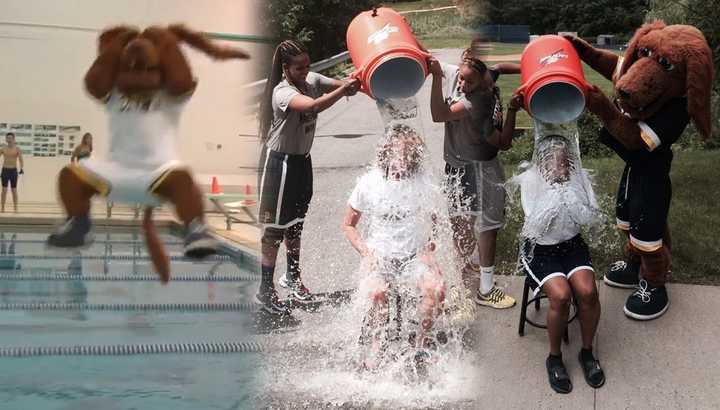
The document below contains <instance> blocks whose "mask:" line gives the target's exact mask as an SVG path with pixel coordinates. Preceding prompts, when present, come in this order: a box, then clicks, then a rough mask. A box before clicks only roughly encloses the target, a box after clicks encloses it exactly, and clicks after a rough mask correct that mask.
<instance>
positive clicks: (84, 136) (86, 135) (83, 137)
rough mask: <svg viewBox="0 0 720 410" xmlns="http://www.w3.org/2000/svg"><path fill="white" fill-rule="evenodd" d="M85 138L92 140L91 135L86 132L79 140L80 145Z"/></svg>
mask: <svg viewBox="0 0 720 410" xmlns="http://www.w3.org/2000/svg"><path fill="white" fill-rule="evenodd" d="M86 137H90V138H92V134H90V133H89V132H86V133H85V134H83V136H82V139H81V140H80V143H81V144H84V143H85V138H86Z"/></svg>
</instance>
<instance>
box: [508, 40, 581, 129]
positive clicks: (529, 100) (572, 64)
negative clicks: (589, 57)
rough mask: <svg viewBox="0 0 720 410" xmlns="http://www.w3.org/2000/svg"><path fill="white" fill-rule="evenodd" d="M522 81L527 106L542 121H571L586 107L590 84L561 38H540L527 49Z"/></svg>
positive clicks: (523, 55) (568, 46)
mask: <svg viewBox="0 0 720 410" xmlns="http://www.w3.org/2000/svg"><path fill="white" fill-rule="evenodd" d="M520 78H521V80H520V81H521V84H522V85H521V86H520V90H522V91H524V92H525V101H524V102H525V107H526V109H527V111H528V113H530V115H531V116H533V117H534V118H536V119H538V120H540V121H542V122H545V123H554V124H557V123H566V122H570V121H573V120H575V119H576V118H577V117H578V116H579V115H580V114H581V113H582V111H583V109H584V108H585V95H586V93H587V83H586V82H585V76H584V74H583V70H582V63H581V61H580V57H579V56H578V54H577V52H576V51H575V48H574V47H573V45H572V43H570V41H568V40H566V39H564V38H562V37H560V36H554V35H547V36H540V37H538V38H537V39H535V40H533V41H531V42H530V43H529V44H528V45H527V47H525V50H524V51H523V54H522V57H521V58H520Z"/></svg>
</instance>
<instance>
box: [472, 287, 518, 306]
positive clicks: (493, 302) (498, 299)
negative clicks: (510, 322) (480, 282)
mask: <svg viewBox="0 0 720 410" xmlns="http://www.w3.org/2000/svg"><path fill="white" fill-rule="evenodd" d="M475 303H477V304H478V305H480V306H488V307H491V308H494V309H507V308H511V307H513V306H515V298H513V297H512V296H508V295H506V294H505V291H504V290H502V289H500V288H499V287H497V286H493V287H492V289H490V292H488V293H485V294H483V293H480V290H478V291H477V293H476V294H475Z"/></svg>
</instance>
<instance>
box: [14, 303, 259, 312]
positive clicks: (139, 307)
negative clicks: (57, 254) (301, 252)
mask: <svg viewBox="0 0 720 410" xmlns="http://www.w3.org/2000/svg"><path fill="white" fill-rule="evenodd" d="M258 306H259V305H258V304H256V303H253V302H245V303H140V304H132V303H117V304H111V303H97V304H93V303H4V304H0V311H12V310H31V311H131V312H148V311H159V312H248V311H254V310H256V309H257V308H258Z"/></svg>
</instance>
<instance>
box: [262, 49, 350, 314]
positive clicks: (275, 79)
mask: <svg viewBox="0 0 720 410" xmlns="http://www.w3.org/2000/svg"><path fill="white" fill-rule="evenodd" d="M359 88H360V83H359V82H358V81H357V80H352V81H350V82H345V81H341V80H335V79H332V78H328V77H325V76H323V75H321V74H318V73H313V72H310V56H309V55H308V52H307V49H305V47H304V46H303V45H302V44H300V43H298V42H296V41H293V40H285V41H283V42H281V43H280V44H279V45H278V46H277V47H276V48H275V54H274V56H273V63H272V68H271V71H270V75H269V76H268V81H267V84H266V85H265V94H264V96H263V100H262V101H261V103H260V118H259V120H260V121H259V122H260V129H259V135H260V138H261V139H262V141H263V149H262V155H261V157H260V164H259V165H260V166H259V168H260V169H259V172H258V176H259V178H260V181H259V184H258V185H259V186H260V210H259V213H260V215H259V217H260V218H259V219H260V223H262V224H263V234H262V240H261V243H262V245H261V247H262V263H261V265H262V280H261V283H260V290H259V292H258V294H257V295H256V299H257V300H258V302H260V303H261V304H262V306H263V309H264V310H265V311H267V312H268V313H271V314H288V313H290V312H289V309H288V308H287V307H286V306H285V305H284V304H282V303H281V302H280V301H279V299H278V296H277V292H276V291H275V286H274V284H273V275H274V273H275V261H276V259H277V254H278V250H279V248H280V243H282V242H283V241H284V242H285V247H286V251H287V273H286V274H285V275H284V276H283V277H282V278H281V279H280V280H279V281H278V283H279V285H280V286H282V287H286V288H289V289H290V291H291V296H292V297H293V298H294V299H296V300H297V301H299V302H309V301H312V299H313V295H312V294H311V293H310V292H309V291H308V289H307V288H306V287H305V286H304V285H303V283H302V280H301V278H300V237H301V234H302V229H303V221H304V219H305V214H306V213H307V210H308V206H309V204H310V199H311V198H312V186H313V185H312V183H313V177H312V161H311V159H310V148H311V147H312V143H313V139H314V138H315V123H316V120H317V114H318V113H319V112H321V111H324V110H326V109H328V108H330V107H331V106H332V105H333V104H335V103H336V102H337V101H338V100H339V99H340V98H342V97H343V96H351V95H354V94H355V93H356V92H357V91H358V89H359Z"/></svg>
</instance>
